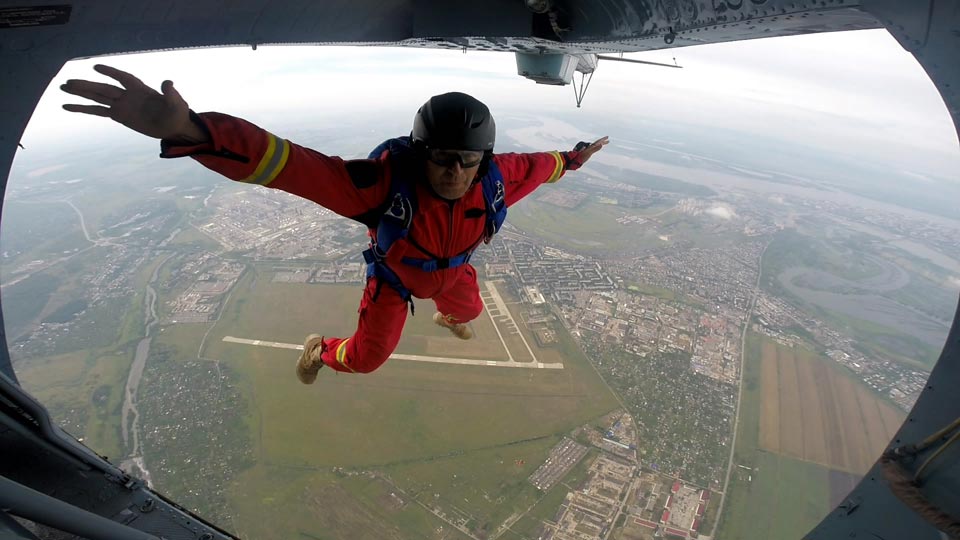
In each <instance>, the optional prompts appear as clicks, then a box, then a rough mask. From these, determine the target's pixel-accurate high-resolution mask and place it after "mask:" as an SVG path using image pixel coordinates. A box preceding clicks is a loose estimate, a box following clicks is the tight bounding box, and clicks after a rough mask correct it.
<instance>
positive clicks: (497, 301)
mask: <svg viewBox="0 0 960 540" xmlns="http://www.w3.org/2000/svg"><path fill="white" fill-rule="evenodd" d="M483 286H484V287H485V288H486V289H487V292H489V293H490V296H492V297H493V303H494V305H496V306H497V311H499V312H500V315H499V316H501V317H504V316H505V317H507V319H509V321H510V322H511V323H512V324H513V327H514V328H516V332H515V334H516V335H519V336H520V340H521V341H523V345H524V346H525V347H526V348H527V352H529V353H530V358H531V359H532V360H533V361H534V362H536V361H537V355H535V354H533V349H531V348H530V344H529V343H527V340H526V338H524V337H523V332H521V331H520V325H518V324H517V321H515V320H514V319H513V315H512V314H511V313H510V310H509V309H508V308H507V304H505V303H504V301H503V297H501V296H500V291H498V290H497V287H496V285H495V284H494V282H493V281H484V282H483ZM483 305H484V307H486V305H487V304H486V302H484V304H483ZM489 313H490V310H489V308H488V309H487V314H489ZM490 319H491V320H492V321H493V315H490ZM493 326H494V328H496V327H497V321H493ZM497 335H500V330H497ZM500 341H501V342H503V348H505V349H507V342H506V341H504V340H503V336H502V335H500ZM507 355H508V356H510V360H513V355H510V352H509V349H508V352H507ZM513 361H514V362H515V361H516V360H513Z"/></svg>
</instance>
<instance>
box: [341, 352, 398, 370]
mask: <svg viewBox="0 0 960 540" xmlns="http://www.w3.org/2000/svg"><path fill="white" fill-rule="evenodd" d="M388 358H390V351H364V354H362V355H360V357H359V358H358V359H357V361H356V362H353V363H352V365H351V366H350V368H351V369H353V372H354V373H371V372H373V371H376V370H377V368H379V367H380V366H382V365H383V363H384V362H386V361H387V359H388Z"/></svg>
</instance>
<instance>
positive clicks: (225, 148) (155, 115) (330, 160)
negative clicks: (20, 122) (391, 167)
mask: <svg viewBox="0 0 960 540" xmlns="http://www.w3.org/2000/svg"><path fill="white" fill-rule="evenodd" d="M94 69H95V70H96V71H97V72H98V73H101V74H103V75H106V76H108V77H111V78H113V79H114V80H116V81H117V82H118V83H120V85H121V86H120V87H117V86H113V85H110V84H104V83H99V82H94V81H84V80H75V79H74V80H70V81H67V83H66V84H64V85H63V86H61V89H62V90H63V91H64V92H67V93H68V94H72V95H75V96H79V97H82V98H86V99H89V100H92V101H94V102H96V103H99V104H100V106H98V105H72V104H71V105H64V107H63V108H64V109H66V110H68V111H71V112H78V113H83V114H91V115H94V116H102V117H105V118H110V119H112V120H114V121H116V122H118V123H120V124H122V125H124V126H126V127H128V128H130V129H132V130H133V131H136V132H138V133H142V134H144V135H146V136H148V137H153V138H156V139H161V149H162V154H161V156H162V157H181V156H190V157H193V158H194V159H196V160H197V161H199V162H200V163H202V164H203V165H204V166H205V167H207V168H209V169H211V170H213V171H215V172H218V173H220V174H222V175H224V176H226V177H228V178H230V179H231V180H236V181H239V182H245V183H250V184H258V185H262V186H269V187H272V188H277V189H281V190H284V191H287V192H290V193H293V194H294V195H298V196H301V197H304V198H306V199H309V200H312V201H314V202H316V203H318V204H320V205H321V206H324V207H325V208H329V209H330V210H332V211H334V212H336V213H338V214H340V215H342V216H345V217H348V218H352V219H356V220H358V221H361V222H365V221H369V219H370V213H371V212H374V213H375V212H376V209H377V208H378V207H379V206H380V204H381V203H382V202H383V200H384V199H385V198H386V196H387V189H388V184H389V183H388V182H385V181H382V180H383V175H384V174H386V172H385V171H386V167H385V166H384V165H385V164H384V163H383V162H382V161H381V160H353V161H344V160H342V159H340V158H338V157H332V156H326V155H324V154H321V153H319V152H315V151H313V150H310V149H308V148H303V147H301V146H298V145H296V144H293V143H291V142H289V141H287V140H286V139H282V138H280V137H277V136H276V135H274V134H272V133H270V132H268V131H266V130H263V129H261V128H259V127H257V126H255V125H253V124H251V123H250V122H247V121H245V120H241V119H239V118H234V117H232V116H229V115H225V114H219V113H204V114H201V115H197V114H195V113H193V112H192V111H190V108H189V106H188V105H187V103H186V101H185V100H184V99H183V98H182V97H181V96H180V94H179V93H178V92H177V91H176V89H174V87H173V83H172V82H171V81H164V82H163V84H162V85H161V91H162V93H161V92H157V91H156V90H154V89H153V88H150V87H149V86H147V85H146V84H144V83H143V82H142V81H140V79H138V78H136V77H134V76H133V75H131V74H129V73H126V72H123V71H120V70H118V69H115V68H112V67H109V66H104V65H97V66H95V67H94Z"/></svg>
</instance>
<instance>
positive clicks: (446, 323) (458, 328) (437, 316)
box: [433, 311, 473, 339]
mask: <svg viewBox="0 0 960 540" xmlns="http://www.w3.org/2000/svg"><path fill="white" fill-rule="evenodd" d="M433 322H435V323H437V325H439V326H442V327H444V328H447V329H449V330H450V331H451V332H453V335H455V336H457V337H458V338H460V339H470V338H472V337H473V330H470V327H469V326H467V325H466V323H454V322H451V321H450V319H449V318H448V317H444V316H443V314H442V313H440V312H439V311H438V312H436V313H434V314H433Z"/></svg>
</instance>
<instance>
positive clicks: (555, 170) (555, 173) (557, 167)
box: [546, 151, 563, 184]
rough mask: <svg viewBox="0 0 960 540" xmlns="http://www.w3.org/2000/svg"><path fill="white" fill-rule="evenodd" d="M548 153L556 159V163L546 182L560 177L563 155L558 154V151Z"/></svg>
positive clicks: (549, 182)
mask: <svg viewBox="0 0 960 540" xmlns="http://www.w3.org/2000/svg"><path fill="white" fill-rule="evenodd" d="M550 155H552V156H553V158H554V159H555V160H557V163H556V165H555V166H554V167H553V174H551V175H550V178H548V179H547V182H546V183H548V184H552V183H554V182H556V181H557V180H559V179H560V175H561V174H563V156H561V155H560V152H557V151H553V152H550Z"/></svg>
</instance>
